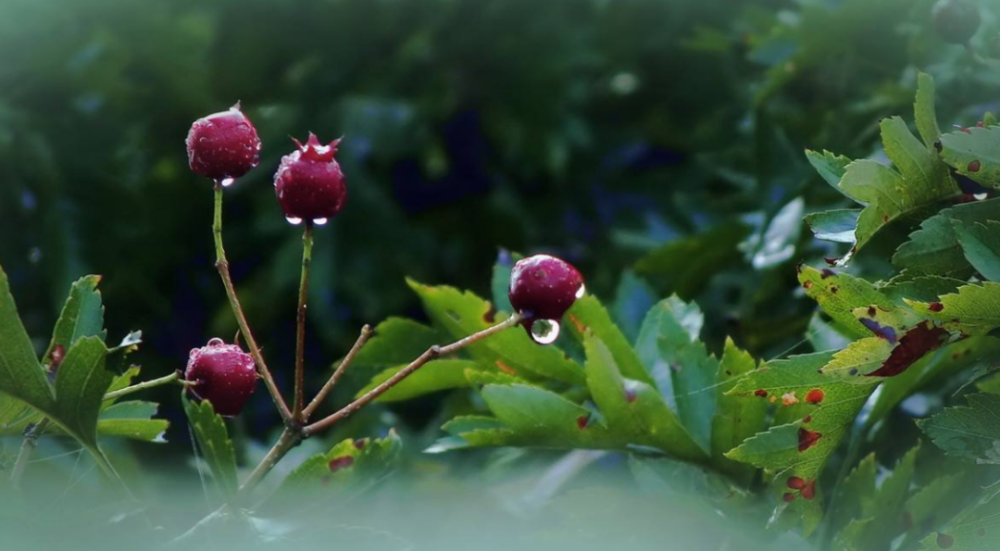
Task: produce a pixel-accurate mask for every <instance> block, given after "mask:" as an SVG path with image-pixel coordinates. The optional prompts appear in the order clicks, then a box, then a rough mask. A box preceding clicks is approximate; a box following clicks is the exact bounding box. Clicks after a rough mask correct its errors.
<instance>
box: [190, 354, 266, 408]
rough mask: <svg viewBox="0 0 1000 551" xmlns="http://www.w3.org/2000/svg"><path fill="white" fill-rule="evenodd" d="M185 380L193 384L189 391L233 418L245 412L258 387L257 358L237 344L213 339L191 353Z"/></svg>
mask: <svg viewBox="0 0 1000 551" xmlns="http://www.w3.org/2000/svg"><path fill="white" fill-rule="evenodd" d="M184 379H185V380H187V381H190V382H193V383H196V384H195V385H194V386H190V387H188V391H189V392H190V393H191V394H192V395H194V397H195V398H198V399H199V400H208V401H209V402H211V403H212V407H214V408H215V412H216V413H218V414H219V415H225V416H227V417H231V416H233V415H239V413H240V412H241V411H243V406H244V405H246V403H247V400H249V399H250V395H251V394H253V391H254V387H255V386H256V384H257V370H256V367H255V364H254V361H253V358H252V357H250V355H249V354H247V353H246V352H244V351H242V350H240V347H239V346H236V345H235V344H225V343H224V342H223V341H222V339H212V340H210V341H208V344H207V345H205V346H204V347H202V348H195V349H194V350H192V351H191V356H190V358H189V359H188V364H187V370H186V371H185V372H184Z"/></svg>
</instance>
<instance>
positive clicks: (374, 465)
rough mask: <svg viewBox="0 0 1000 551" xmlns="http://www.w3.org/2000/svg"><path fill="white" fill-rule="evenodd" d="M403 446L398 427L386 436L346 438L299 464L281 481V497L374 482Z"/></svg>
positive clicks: (336, 489)
mask: <svg viewBox="0 0 1000 551" xmlns="http://www.w3.org/2000/svg"><path fill="white" fill-rule="evenodd" d="M402 448H403V445H402V441H401V440H400V439H399V435H398V434H396V431H395V430H390V431H389V434H388V435H386V437H385V438H377V439H371V438H363V439H360V440H353V439H348V440H344V441H342V442H340V443H339V444H337V445H336V446H334V447H333V448H331V449H330V451H328V452H326V453H321V454H318V455H314V456H312V457H310V458H309V459H306V460H305V461H304V462H302V464H301V465H299V466H298V467H296V468H295V470H293V471H292V472H291V473H290V474H289V475H288V477H287V478H285V480H284V481H283V482H282V484H281V487H280V488H279V490H278V492H279V496H281V497H285V498H291V499H297V498H299V497H302V496H303V495H307V496H308V495H310V494H321V495H322V494H330V493H333V492H339V491H342V490H343V489H344V488H345V487H351V486H354V485H357V484H363V483H368V482H371V481H372V480H373V479H374V478H376V477H377V476H379V475H381V474H383V473H384V472H386V471H387V470H389V469H391V468H392V467H393V466H394V464H395V462H396V460H397V458H398V457H399V455H400V452H401V451H402Z"/></svg>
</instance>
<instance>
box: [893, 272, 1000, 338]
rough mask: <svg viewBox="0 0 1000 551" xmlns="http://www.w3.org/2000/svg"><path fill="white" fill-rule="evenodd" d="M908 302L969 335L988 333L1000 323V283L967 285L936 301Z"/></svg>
mask: <svg viewBox="0 0 1000 551" xmlns="http://www.w3.org/2000/svg"><path fill="white" fill-rule="evenodd" d="M907 303H908V304H909V305H910V307H911V308H913V310H914V311H916V312H917V313H918V314H920V315H922V316H924V317H926V318H928V319H932V320H935V321H937V322H940V323H941V324H942V325H943V326H944V327H945V328H947V329H949V330H951V331H957V332H960V333H964V334H966V335H984V334H986V333H989V332H990V331H992V330H993V329H996V328H997V327H1000V283H993V282H990V281H987V282H984V283H982V284H980V285H965V286H962V287H959V288H958V291H957V292H955V293H951V294H947V295H944V296H942V297H941V298H940V299H939V300H938V301H936V302H918V301H912V300H908V301H907Z"/></svg>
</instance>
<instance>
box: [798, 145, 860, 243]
mask: <svg viewBox="0 0 1000 551" xmlns="http://www.w3.org/2000/svg"><path fill="white" fill-rule="evenodd" d="M806 159H808V160H809V164H811V165H812V167H813V168H815V169H816V172H818V173H819V175H820V177H821V178H823V180H824V181H825V182H826V183H828V184H830V185H831V186H836V185H837V184H839V183H840V180H841V179H842V178H843V177H844V174H845V173H846V172H847V165H849V164H851V160H850V159H848V158H847V157H844V156H843V155H835V154H833V153H830V152H829V151H826V150H824V151H823V152H817V151H813V150H811V149H807V150H806ZM810 225H812V224H810Z"/></svg>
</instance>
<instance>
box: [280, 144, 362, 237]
mask: <svg viewBox="0 0 1000 551" xmlns="http://www.w3.org/2000/svg"><path fill="white" fill-rule="evenodd" d="M292 141H294V142H295V145H297V146H298V149H297V150H295V151H293V152H291V153H290V154H288V155H285V156H284V157H282V158H281V166H279V167H278V172H277V173H275V175H274V191H275V193H276V194H277V195H278V203H280V204H281V210H283V211H284V212H285V217H286V218H288V221H289V222H291V223H292V224H299V223H301V222H302V221H303V220H305V221H307V222H312V223H315V224H319V225H322V224H325V223H326V221H327V220H329V219H330V218H333V217H334V216H336V215H337V213H338V212H340V209H341V208H343V207H344V201H345V200H346V199H347V185H346V184H345V183H344V173H343V172H342V171H341V170H340V164H338V163H337V160H336V159H334V158H333V156H334V154H336V153H337V144H339V143H340V140H334V141H332V142H330V143H329V144H328V145H323V144H321V143H320V141H319V139H318V138H317V137H316V135H315V134H313V133H310V134H309V141H307V142H306V144H305V145H302V144H301V143H300V142H299V141H298V140H295V139H293V140H292Z"/></svg>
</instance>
